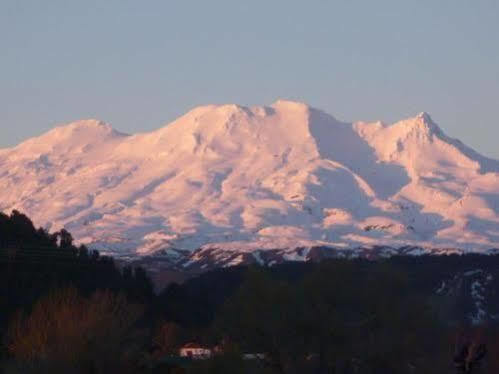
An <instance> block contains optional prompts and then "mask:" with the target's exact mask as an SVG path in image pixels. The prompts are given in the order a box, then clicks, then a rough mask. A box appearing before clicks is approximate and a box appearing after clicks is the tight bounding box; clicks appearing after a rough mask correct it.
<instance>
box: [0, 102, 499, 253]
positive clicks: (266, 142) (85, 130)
mask: <svg viewBox="0 0 499 374" xmlns="http://www.w3.org/2000/svg"><path fill="white" fill-rule="evenodd" d="M0 193H1V196H2V199H1V201H0V210H2V211H7V212H9V211H10V210H12V209H18V210H20V211H22V212H25V213H26V214H28V215H29V216H30V217H32V218H33V219H34V222H35V224H37V225H41V226H44V227H47V228H49V229H50V230H55V229H59V228H61V227H66V228H67V229H68V230H69V231H71V232H72V233H73V235H74V236H75V238H76V239H77V240H78V241H79V242H81V243H85V244H88V245H89V246H91V247H92V246H93V247H95V248H98V249H101V250H104V251H106V252H111V253H113V254H115V255H120V256H136V255H144V254H152V253H156V252H161V253H163V254H166V255H167V256H168V257H169V258H171V259H175V258H179V259H180V258H184V259H185V256H186V255H187V256H188V254H189V253H192V251H194V250H195V249H198V248H201V249H200V250H198V251H196V252H195V253H196V254H197V255H199V254H200V253H204V252H206V253H213V251H215V250H216V251H222V252H223V251H229V252H231V253H233V254H234V253H236V254H237V253H241V254H245V255H247V254H249V253H252V252H253V251H254V250H255V249H258V250H260V251H259V252H258V253H261V251H264V250H282V251H283V253H284V254H285V253H287V254H288V255H289V256H290V259H293V258H295V259H296V258H298V259H300V255H299V252H297V251H298V248H301V249H303V248H311V247H334V248H338V249H347V248H359V247H361V248H368V247H371V246H376V245H381V246H390V247H392V248H397V247H402V246H418V247H422V248H459V249H464V250H477V251H481V250H487V249H490V248H493V247H497V246H498V243H499V162H498V161H496V160H492V159H488V158H486V157H483V156H481V155H480V154H478V153H477V152H475V151H473V150H472V149H470V148H468V147H466V146H465V145H464V144H462V143H461V142H460V141H458V140H455V139H452V138H450V137H448V136H447V135H445V134H444V133H443V132H442V130H441V129H440V128H439V127H438V126H437V125H436V124H435V123H434V122H433V121H432V120H431V118H430V117H429V115H428V114H426V113H421V114H419V115H417V116H416V117H414V118H409V119H406V120H403V121H400V122H397V123H395V124H392V125H385V124H383V123H381V122H374V123H367V122H356V123H343V122H340V121H338V120H336V119H335V118H334V117H332V116H331V115H329V114H326V113H324V112H322V111H320V110H317V109H314V108H311V107H309V106H307V105H305V104H302V103H297V102H290V101H278V102H276V103H274V104H273V105H271V106H269V107H251V108H248V107H242V106H237V105H222V106H213V105H212V106H203V107H199V108H196V109H194V110H192V111H190V112H188V113H187V114H185V115H184V116H182V117H181V118H179V119H177V120H176V121H174V122H173V123H170V124H168V125H167V126H165V127H163V128H160V129H158V130H156V131H153V132H149V133H143V134H136V135H126V134H122V133H120V132H118V131H115V130H113V129H112V128H111V127H110V126H109V125H107V124H105V123H102V122H99V121H95V120H87V121H80V122H75V123H72V124H69V125H67V126H62V127H57V128H54V129H53V130H51V131H49V132H48V133H46V134H44V135H42V136H40V137H37V138H32V139H29V140H27V141H25V142H23V143H21V144H19V145H18V146H16V147H13V148H8V149H2V150H0ZM203 251H204V252H203ZM284 254H283V255H284ZM236 257H237V256H236ZM302 257H303V256H302ZM235 261H236V262H237V261H240V260H237V259H236V260H235Z"/></svg>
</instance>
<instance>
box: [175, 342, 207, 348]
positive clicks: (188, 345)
mask: <svg viewBox="0 0 499 374" xmlns="http://www.w3.org/2000/svg"><path fill="white" fill-rule="evenodd" d="M184 348H202V349H208V348H206V347H203V346H202V345H200V344H198V343H187V344H185V345H183V346H182V348H181V349H184Z"/></svg>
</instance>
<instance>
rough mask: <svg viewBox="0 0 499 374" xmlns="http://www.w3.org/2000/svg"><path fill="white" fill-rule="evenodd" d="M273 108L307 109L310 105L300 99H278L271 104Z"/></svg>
mask: <svg viewBox="0 0 499 374" xmlns="http://www.w3.org/2000/svg"><path fill="white" fill-rule="evenodd" d="M272 107H273V108H278V109H284V110H300V111H303V110H309V109H310V107H309V106H308V105H307V104H305V103H303V102H300V101H293V100H285V99H278V100H276V101H275V102H274V104H272Z"/></svg>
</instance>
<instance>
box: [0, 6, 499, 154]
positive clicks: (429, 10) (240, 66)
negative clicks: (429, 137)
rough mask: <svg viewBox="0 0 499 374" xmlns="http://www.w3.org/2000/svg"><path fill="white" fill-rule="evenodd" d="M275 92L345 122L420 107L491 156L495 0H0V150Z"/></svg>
mask: <svg viewBox="0 0 499 374" xmlns="http://www.w3.org/2000/svg"><path fill="white" fill-rule="evenodd" d="M277 98H287V99H296V100H300V101H305V102H307V103H309V104H310V105H312V106H315V107H318V108H321V109H324V110H326V111H327V112H329V113H330V114H333V115H334V116H336V117H337V118H338V119H341V120H348V121H350V120H377V119H381V120H383V121H386V122H392V121H394V120H398V119H402V118H405V117H408V116H413V115H415V114H417V113H418V112H421V111H427V112H429V113H430V114H431V115H432V117H433V119H434V120H435V121H436V122H437V123H439V124H440V126H441V127H442V128H443V129H444V130H445V131H446V132H447V134H448V135H450V136H452V137H457V138H460V139H461V140H462V141H463V142H465V143H467V144H468V145H470V146H472V147H474V148H475V149H476V150H478V151H480V152H482V153H484V154H485V155H488V156H490V157H494V158H498V159H499V146H498V144H499V1H497V0H473V1H472V0H439V1H435V0H418V1H409V0H407V1H405V0H392V1H389V0H377V1H371V0H364V1H358V0H338V1H326V0H322V1H318V0H317V1H313V0H309V1H304V0H301V1H292V0H287V1H277V0H265V1H263V0H251V1H250V0H246V1H242V0H241V1H240V0H227V1H218V0H210V1H205V0H198V1H190V0H181V1H180V0H178V1H174V0H170V1H168V0H162V1H149V0H145V1H137V0H133V1H126V0H114V1H113V0H96V1H93V0H86V1H73V0H47V1H38V0H36V1H35V0H33V1H29V0H23V1H20V0H0V147H5V146H10V145H14V144H16V143H18V142H19V141H21V140H22V139H25V138H27V137H31V136H34V135H38V134H40V133H42V132H44V131H46V130H48V129H50V128H51V127H53V126H54V125H56V124H61V123H65V122H70V121H74V120H77V119H84V118H98V119H102V120H104V121H107V122H109V123H111V124H112V125H113V126H114V127H115V128H117V129H118V130H121V131H124V132H140V131H148V130H152V129H155V128H158V127H160V126H162V125H164V124H165V123H167V122H169V121H171V120H173V119H174V118H175V117H177V116H179V115H181V114H183V113H184V112H186V111H187V110H189V109H190V108H192V107H194V106H197V105H201V104H209V103H238V104H243V105H255V104H270V103H272V102H274V101H275V100H276V99H277Z"/></svg>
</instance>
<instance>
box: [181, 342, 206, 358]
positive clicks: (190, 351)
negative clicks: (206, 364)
mask: <svg viewBox="0 0 499 374" xmlns="http://www.w3.org/2000/svg"><path fill="white" fill-rule="evenodd" d="M211 355H212V352H211V349H209V348H206V347H203V346H201V345H199V344H196V343H188V344H186V345H184V346H183V347H182V348H180V357H188V358H192V359H193V360H203V359H207V358H210V357H211Z"/></svg>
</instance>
